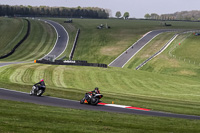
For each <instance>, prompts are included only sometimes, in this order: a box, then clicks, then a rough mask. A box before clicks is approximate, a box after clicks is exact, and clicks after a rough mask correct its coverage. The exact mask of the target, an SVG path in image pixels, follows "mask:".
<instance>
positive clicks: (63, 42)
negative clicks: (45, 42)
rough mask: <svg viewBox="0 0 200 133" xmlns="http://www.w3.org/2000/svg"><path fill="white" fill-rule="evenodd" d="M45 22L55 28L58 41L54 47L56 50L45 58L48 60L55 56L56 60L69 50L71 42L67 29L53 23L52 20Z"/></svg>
mask: <svg viewBox="0 0 200 133" xmlns="http://www.w3.org/2000/svg"><path fill="white" fill-rule="evenodd" d="M45 22H47V23H49V24H50V25H52V26H53V27H54V29H55V30H56V33H57V41H56V44H55V45H54V48H53V49H52V50H51V51H50V52H49V53H48V54H47V55H45V56H44V57H43V58H46V57H47V56H49V55H51V56H54V58H57V57H59V56H60V55H61V54H62V53H63V52H64V51H65V49H66V48H67V45H68V41H69V35H68V33H67V31H66V30H65V28H64V27H63V26H62V25H60V24H59V23H57V22H54V21H51V20H45Z"/></svg>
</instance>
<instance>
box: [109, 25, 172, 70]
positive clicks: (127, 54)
mask: <svg viewBox="0 0 200 133" xmlns="http://www.w3.org/2000/svg"><path fill="white" fill-rule="evenodd" d="M169 31H173V30H170V29H163V30H154V31H151V32H149V33H147V34H146V35H145V36H143V37H142V38H141V39H140V40H138V41H137V42H136V43H134V44H133V45H132V46H131V47H129V48H128V49H127V50H126V51H124V52H123V53H122V54H121V55H120V56H118V57H117V58H116V59H115V60H114V61H113V62H111V63H110V64H109V66H112V67H123V66H124V65H125V64H126V63H127V62H128V61H129V60H130V59H131V58H132V57H133V56H134V55H135V54H136V53H137V52H139V51H140V50H141V49H142V48H143V47H144V46H145V45H146V44H147V43H148V42H149V41H151V40H152V39H153V38H154V37H156V36H157V35H159V34H160V33H163V32H169Z"/></svg>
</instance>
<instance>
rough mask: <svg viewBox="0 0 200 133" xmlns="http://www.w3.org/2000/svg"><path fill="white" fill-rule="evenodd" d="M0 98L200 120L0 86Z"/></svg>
mask: <svg viewBox="0 0 200 133" xmlns="http://www.w3.org/2000/svg"><path fill="white" fill-rule="evenodd" d="M0 99H4V100H12V101H20V102H27V103H35V104H40V105H48V106H56V107H64V108H73V109H81V110H92V111H104V112H114V113H127V114H135V115H148V116H160V117H174V118H184V119H198V120H200V116H193V115H181V114H173V113H165V112H158V111H142V110H134V109H125V108H118V107H110V106H102V105H97V106H92V105H87V104H80V103H79V101H73V100H68V99H61V98H55V97H49V96H41V97H37V96H30V95H29V94H28V93H24V92H19V91H13V90H7V89H2V88H0Z"/></svg>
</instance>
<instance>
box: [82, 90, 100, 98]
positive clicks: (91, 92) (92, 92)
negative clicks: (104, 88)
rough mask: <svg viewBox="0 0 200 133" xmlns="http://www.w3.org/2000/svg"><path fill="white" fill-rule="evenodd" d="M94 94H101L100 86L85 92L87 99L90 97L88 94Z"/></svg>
mask: <svg viewBox="0 0 200 133" xmlns="http://www.w3.org/2000/svg"><path fill="white" fill-rule="evenodd" d="M93 94H100V91H99V88H98V87H96V88H95V89H94V90H93V91H90V92H88V93H86V94H85V99H88V98H89V96H88V95H93Z"/></svg>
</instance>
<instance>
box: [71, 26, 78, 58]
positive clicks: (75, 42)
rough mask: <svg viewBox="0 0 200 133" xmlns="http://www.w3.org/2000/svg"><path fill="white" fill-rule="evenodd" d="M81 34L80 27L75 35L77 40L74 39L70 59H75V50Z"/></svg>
mask: <svg viewBox="0 0 200 133" xmlns="http://www.w3.org/2000/svg"><path fill="white" fill-rule="evenodd" d="M79 34H80V29H78V30H77V33H76V37H75V40H74V45H73V47H72V51H71V53H70V56H69V60H72V59H73V56H74V51H75V49H76V44H77V41H78V37H79Z"/></svg>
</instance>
